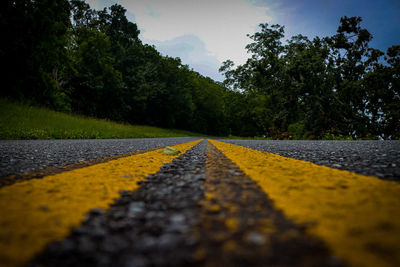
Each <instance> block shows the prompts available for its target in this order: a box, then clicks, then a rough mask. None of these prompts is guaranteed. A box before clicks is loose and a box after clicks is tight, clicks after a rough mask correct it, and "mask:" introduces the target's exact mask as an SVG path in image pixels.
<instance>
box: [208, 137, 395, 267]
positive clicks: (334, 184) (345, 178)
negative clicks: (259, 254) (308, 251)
mask: <svg viewBox="0 0 400 267" xmlns="http://www.w3.org/2000/svg"><path fill="white" fill-rule="evenodd" d="M210 142H211V143H212V144H214V145H215V146H216V147H217V148H218V149H219V150H221V151H222V152H223V153H224V154H225V155H226V156H227V157H228V158H229V159H231V160H232V161H233V162H234V163H235V164H236V165H237V166H238V167H240V168H241V169H242V170H243V171H244V172H245V173H246V174H247V175H248V176H249V177H250V178H252V179H254V180H256V181H257V182H258V184H259V185H260V187H261V188H262V189H263V190H264V192H266V193H267V194H268V196H269V197H270V198H271V199H272V200H273V201H274V205H275V207H277V208H278V209H281V210H283V212H284V213H285V215H286V216H287V217H288V218H290V219H293V220H294V221H295V222H296V223H300V224H305V225H307V226H308V233H309V234H312V235H315V236H317V237H319V238H321V239H323V240H324V241H325V242H326V243H327V244H328V246H329V247H330V248H331V250H332V251H333V253H334V254H335V255H337V256H339V257H341V258H343V259H344V260H345V261H347V262H348V263H349V265H351V266H400V184H399V183H396V182H393V181H384V180H380V179H377V178H375V177H369V176H364V175H359V174H355V173H352V172H348V171H342V170H338V169H333V168H329V167H325V166H320V165H316V164H313V163H311V162H306V161H300V160H295V159H291V158H286V157H282V156H279V155H275V154H272V153H267V152H261V151H257V150H253V149H249V148H245V147H242V146H238V145H232V144H227V143H223V142H219V141H213V140H210Z"/></svg>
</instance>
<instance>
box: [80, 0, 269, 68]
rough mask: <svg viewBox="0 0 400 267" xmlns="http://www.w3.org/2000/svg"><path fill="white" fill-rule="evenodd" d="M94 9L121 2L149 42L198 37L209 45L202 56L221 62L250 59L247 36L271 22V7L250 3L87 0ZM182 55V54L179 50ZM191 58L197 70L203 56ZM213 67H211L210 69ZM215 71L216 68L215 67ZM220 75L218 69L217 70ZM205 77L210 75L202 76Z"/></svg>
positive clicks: (241, 0) (244, 0) (231, 0)
mask: <svg viewBox="0 0 400 267" xmlns="http://www.w3.org/2000/svg"><path fill="white" fill-rule="evenodd" d="M87 2H88V3H89V4H90V5H91V6H92V7H94V8H97V9H98V8H102V7H104V6H109V5H110V4H112V3H113V2H114V3H115V2H117V3H119V4H120V5H122V6H124V7H125V8H126V9H127V10H128V12H129V13H131V14H134V17H133V16H129V14H128V18H131V19H133V18H134V20H135V22H136V23H137V24H138V26H139V29H140V30H141V39H142V40H143V41H144V42H145V43H149V44H154V45H156V47H157V45H161V44H162V43H163V42H166V41H171V40H178V39H177V38H178V37H182V36H197V37H198V38H199V39H200V40H201V41H202V42H203V43H204V45H205V47H204V50H203V51H202V52H203V55H201V57H207V58H208V57H214V58H215V59H216V60H217V61H218V62H219V63H221V62H222V61H224V60H227V59H232V60H233V61H234V62H235V63H237V64H242V63H244V62H245V61H246V59H247V58H248V54H247V52H246V50H245V46H246V45H247V44H248V43H249V41H250V39H249V38H248V37H247V36H246V34H251V33H254V31H255V30H256V27H257V25H258V24H259V23H263V22H269V21H270V19H271V18H270V17H268V16H267V15H266V13H267V11H268V8H267V7H265V6H255V5H253V4H251V3H250V2H249V1H247V0H202V1H199V0H163V1H162V0H147V1H144V0H115V1H114V0H87ZM163 50H164V51H163V53H164V54H168V55H169V56H172V57H177V56H179V55H177V53H176V52H177V51H176V50H171V51H169V50H168V49H163ZM178 52H179V51H178ZM198 52H199V50H193V51H191V52H189V54H190V53H192V54H193V55H191V56H189V57H188V58H189V59H190V61H189V62H184V63H185V64H189V65H190V66H191V67H193V68H194V69H195V70H196V71H199V72H200V73H202V72H201V71H200V70H198V69H196V68H195V67H194V64H195V63H196V62H195V61H192V60H198V59H199V56H200V55H194V53H198ZM210 67H211V66H210ZM212 68H214V66H212ZM215 72H216V73H218V67H217V68H216V69H215ZM202 74H203V75H206V74H204V73H202Z"/></svg>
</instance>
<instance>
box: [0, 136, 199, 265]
mask: <svg viewBox="0 0 400 267" xmlns="http://www.w3.org/2000/svg"><path fill="white" fill-rule="evenodd" d="M200 141H201V140H197V141H193V142H188V143H184V144H179V145H175V146H173V147H174V148H176V149H178V150H180V151H181V152H182V153H184V152H185V151H187V150H188V149H190V148H191V147H192V146H194V145H196V144H197V143H199V142H200ZM161 151H162V149H158V150H155V151H150V152H146V153H143V154H137V155H132V156H129V157H125V158H120V159H117V160H111V161H108V162H105V163H101V164H97V165H92V166H89V167H86V168H81V169H75V170H72V171H66V172H63V173H59V174H55V175H50V176H46V177H43V178H42V179H33V180H29V181H23V182H19V183H16V184H13V185H10V186H5V187H3V188H1V189H0V265H2V266H19V265H22V264H24V263H26V262H27V261H29V260H30V259H31V258H32V257H34V256H35V255H36V254H37V253H38V252H40V251H41V250H42V249H43V248H44V247H45V246H46V244H48V243H50V242H52V241H57V240H62V239H64V238H65V237H66V236H67V235H68V234H69V233H70V231H71V229H72V228H73V227H77V226H79V225H80V223H81V222H82V221H83V219H84V216H85V214H86V213H87V212H89V211H90V210H91V209H93V208H101V209H106V208H108V207H109V205H110V204H112V203H113V202H114V199H115V198H118V197H119V196H120V195H119V192H120V191H121V190H135V189H137V188H138V187H139V186H138V185H137V182H138V181H141V180H145V177H146V176H147V175H149V174H153V173H156V172H158V171H159V169H160V167H161V166H163V165H164V164H165V163H169V162H171V161H172V160H173V159H174V158H176V157H178V156H179V155H165V154H164V153H161Z"/></svg>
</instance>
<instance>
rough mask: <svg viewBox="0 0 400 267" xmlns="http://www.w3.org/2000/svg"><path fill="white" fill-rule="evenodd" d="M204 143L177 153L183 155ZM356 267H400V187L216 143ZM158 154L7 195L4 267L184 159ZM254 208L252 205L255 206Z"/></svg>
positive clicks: (1, 195)
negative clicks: (154, 174) (162, 167)
mask: <svg viewBox="0 0 400 267" xmlns="http://www.w3.org/2000/svg"><path fill="white" fill-rule="evenodd" d="M200 141H201V140H198V141H194V142H189V143H185V144H180V145H176V146H174V148H176V149H178V150H180V151H182V152H183V153H184V152H185V151H187V150H188V149H190V148H191V147H192V146H194V145H196V144H197V143H199V142H200ZM210 142H211V143H212V144H214V145H215V146H216V147H217V148H218V149H219V150H221V151H222V152H223V153H224V154H225V155H226V156H227V157H228V158H229V159H231V160H232V161H233V162H234V163H235V164H236V165H237V166H238V167H240V168H241V169H242V170H243V171H244V172H245V173H246V175H247V176H249V177H250V178H252V179H253V180H255V181H257V182H258V184H259V186H260V187H261V188H262V190H263V191H264V192H265V193H266V194H267V195H268V196H269V197H270V198H271V199H272V200H273V202H274V205H275V207H276V208H278V209H281V210H282V211H283V213H284V214H285V215H286V216H287V217H288V218H289V219H292V220H293V221H294V222H296V223H298V224H302V225H305V226H306V227H307V231H308V233H309V234H311V235H314V236H316V237H318V238H320V239H322V240H324V241H325V242H326V243H327V245H328V246H329V247H330V248H331V250H332V252H333V254H334V255H336V256H338V257H340V258H342V259H344V260H345V261H346V262H347V263H348V264H349V265H352V266H393V265H395V264H394V263H399V266H400V184H399V183H396V182H391V181H383V180H379V179H377V178H374V177H367V176H363V175H358V174H355V173H351V172H348V171H342V170H337V169H332V168H328V167H324V166H319V165H316V164H313V163H310V162H305V161H299V160H294V159H290V158H286V157H281V156H278V155H274V154H271V153H267V152H261V151H257V150H252V149H248V148H244V147H241V146H237V145H232V144H227V143H223V142H218V141H213V140H210ZM160 151H161V150H155V151H150V152H146V153H142V154H138V155H133V156H129V157H125V158H120V159H117V160H111V161H109V162H106V163H101V164H97V165H93V166H89V167H86V168H81V169H75V170H72V171H67V172H63V173H59V174H55V175H50V176H47V177H44V178H42V179H34V180H29V181H24V182H19V183H16V184H13V185H11V186H5V187H3V188H1V189H0V265H5V266H17V265H22V264H24V263H26V262H28V261H29V260H30V259H31V258H32V257H33V256H34V255H35V254H37V253H38V252H40V251H41V250H43V248H44V247H45V246H46V244H48V243H50V242H52V241H56V240H63V239H64V238H65V237H66V236H67V235H68V234H69V233H70V230H71V229H72V228H74V227H77V226H79V225H80V224H81V222H82V220H83V219H84V216H85V214H87V213H88V212H89V211H90V210H91V209H92V208H101V209H106V208H108V207H109V205H110V204H112V203H113V201H114V199H115V198H118V197H119V192H120V191H121V190H130V191H133V190H135V189H137V188H138V185H137V182H138V181H142V180H144V179H145V177H146V176H147V175H149V174H152V173H156V172H157V171H158V170H159V169H160V167H161V166H163V165H164V164H166V163H168V162H171V161H172V160H173V159H174V158H176V157H177V156H178V155H176V156H172V155H165V154H163V153H160ZM248 205H251V203H248Z"/></svg>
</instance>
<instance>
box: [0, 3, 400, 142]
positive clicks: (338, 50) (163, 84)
mask: <svg viewBox="0 0 400 267" xmlns="http://www.w3.org/2000/svg"><path fill="white" fill-rule="evenodd" d="M0 5H1V6H0V7H1V8H0V31H1V32H2V37H3V38H2V40H4V41H2V42H1V43H0V62H1V64H2V65H3V68H2V69H3V70H5V71H4V72H3V80H2V82H3V87H2V88H4V90H2V91H1V95H0V97H7V98H10V99H14V100H17V101H22V102H24V103H29V104H33V105H38V106H46V107H49V108H51V109H54V110H58V111H65V112H71V113H75V114H80V115H84V116H92V117H96V118H103V119H108V120H112V121H118V122H124V123H130V124H146V125H151V126H161V127H166V128H176V129H185V130H190V131H197V132H204V133H207V134H212V135H220V136H222V135H239V136H262V137H263V138H274V139H293V138H294V139H323V138H331V139H335V138H346V137H347V136H348V137H351V138H353V139H365V138H378V137H379V138H381V139H399V138H400V134H399V133H400V79H399V77H400V46H399V45H394V46H392V47H391V48H389V49H388V51H387V52H386V54H385V53H383V52H381V51H379V50H377V49H373V48H371V47H369V42H370V41H371V39H372V35H371V34H370V33H369V32H368V31H367V30H366V29H364V28H362V26H361V22H362V20H361V18H359V17H350V18H349V17H343V18H341V20H340V25H339V27H338V29H337V33H336V34H334V35H333V36H330V37H324V38H320V37H315V38H314V39H312V40H309V39H308V38H307V37H305V36H302V35H296V36H293V37H291V38H290V39H289V40H288V41H287V42H285V41H284V38H285V35H284V27H283V26H280V25H277V24H275V25H268V24H267V23H265V24H260V31H259V32H256V33H255V34H253V35H249V37H250V39H251V43H250V44H248V45H247V46H246V48H247V50H248V52H249V53H250V54H251V57H250V58H249V59H248V60H247V61H246V62H245V63H244V64H243V65H240V66H236V67H235V65H234V63H233V62H232V61H231V60H227V61H225V62H224V63H223V64H222V66H221V68H220V71H221V72H223V73H224V74H225V77H226V79H225V81H224V82H223V83H218V82H215V81H213V80H211V79H210V78H207V77H203V76H201V75H200V74H199V73H197V72H195V71H193V70H191V69H190V68H189V66H186V65H183V64H182V62H181V60H180V59H179V58H171V57H165V56H162V55H161V54H160V53H159V52H158V51H157V50H156V49H155V48H154V47H152V46H149V45H146V44H143V43H142V42H141V40H140V39H139V33H140V32H139V30H138V27H137V25H136V24H135V23H132V22H130V21H128V19H127V17H126V15H125V13H126V9H125V8H124V7H122V6H120V5H118V4H115V5H112V6H111V7H109V8H105V9H103V10H99V11H96V10H93V9H91V8H90V6H89V5H88V4H87V3H85V2H84V1H82V0H69V1H68V0H59V1H52V0H16V1H15V0H13V1H12V0H4V1H1V4H0ZM382 57H384V60H385V62H383V60H382ZM32 119H33V118H32ZM43 127H44V126H43ZM43 127H42V128H32V129H30V128H29V127H25V128H24V127H18V129H24V131H26V133H25V134H22V133H21V134H20V135H18V136H22V137H23V138H27V137H28V136H31V137H32V138H33V137H35V136H36V137H37V138H39V137H43V138H44V137H46V134H47V133H48V131H47V130H44V128H43ZM82 127H84V126H82ZM34 129H37V130H34ZM5 131H6V130H3V132H5ZM55 133H56V131H52V134H53V135H54V136H53V137H57V138H61V137H62V136H63V134H62V133H61V132H59V133H57V134H55ZM68 136H76V137H81V136H91V137H93V138H96V137H97V136H98V135H97V133H96V132H93V133H90V134H89V133H88V132H87V131H86V132H85V133H81V132H80V131H79V130H78V129H77V130H76V133H75V134H71V133H69V134H68ZM22 137H21V138H22Z"/></svg>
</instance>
